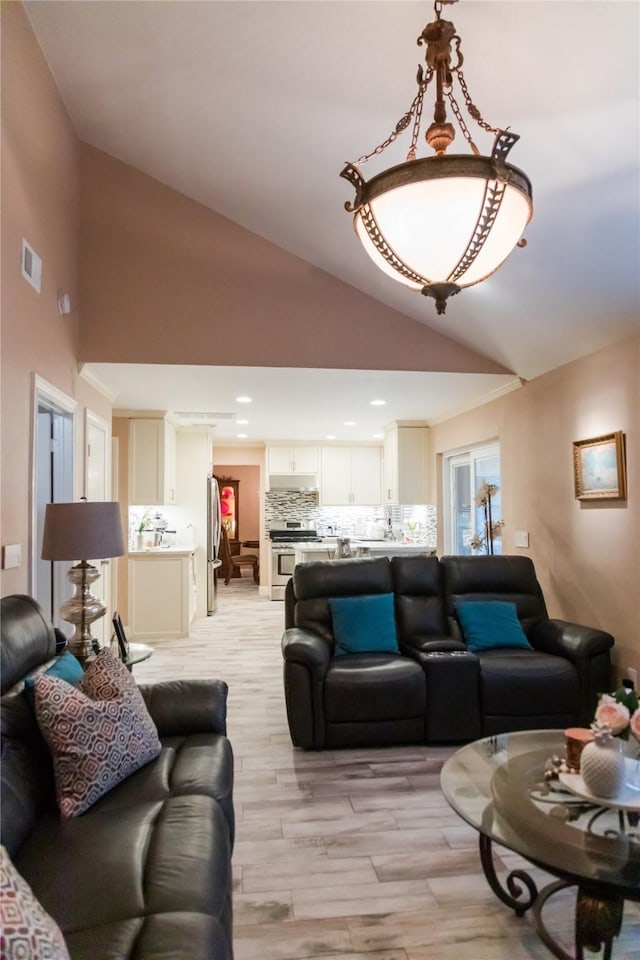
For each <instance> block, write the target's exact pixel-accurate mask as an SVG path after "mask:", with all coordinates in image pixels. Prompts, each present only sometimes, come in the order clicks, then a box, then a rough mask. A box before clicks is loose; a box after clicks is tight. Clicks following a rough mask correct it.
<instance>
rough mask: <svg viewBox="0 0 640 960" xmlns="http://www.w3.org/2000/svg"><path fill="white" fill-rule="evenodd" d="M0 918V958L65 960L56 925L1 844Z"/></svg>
mask: <svg viewBox="0 0 640 960" xmlns="http://www.w3.org/2000/svg"><path fill="white" fill-rule="evenodd" d="M0 921H1V922H0V930H1V931H2V936H1V937H0V946H1V950H2V960H69V953H68V951H67V948H66V945H65V942H64V938H63V936H62V933H61V931H60V928H59V927H58V924H57V923H56V922H55V920H54V919H53V918H52V917H50V916H49V914H48V913H47V912H46V910H44V908H43V907H42V906H41V905H40V903H39V902H38V901H37V900H36V898H35V896H34V895H33V891H32V889H31V887H30V886H29V884H28V883H27V881H26V880H25V879H24V878H23V877H21V876H20V874H19V873H18V871H17V870H16V868H15V867H14V865H13V863H12V862H11V860H10V859H9V854H8V853H7V851H6V850H5V848H4V847H2V846H0Z"/></svg>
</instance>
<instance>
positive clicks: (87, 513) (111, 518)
mask: <svg viewBox="0 0 640 960" xmlns="http://www.w3.org/2000/svg"><path fill="white" fill-rule="evenodd" d="M124 552H125V549H124V538H123V536H122V520H121V517H120V504H119V503H118V502H117V501H108V500H105V501H102V500H101V501H87V500H81V501H80V502H76V503H48V504H47V507H46V511H45V515H44V531H43V535H42V559H43V560H102V559H104V558H105V557H121V556H123V554H124Z"/></svg>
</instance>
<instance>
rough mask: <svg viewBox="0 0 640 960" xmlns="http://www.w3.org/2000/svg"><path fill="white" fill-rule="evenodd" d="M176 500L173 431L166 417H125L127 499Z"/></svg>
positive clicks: (142, 501) (136, 501)
mask: <svg viewBox="0 0 640 960" xmlns="http://www.w3.org/2000/svg"><path fill="white" fill-rule="evenodd" d="M175 502H176V431H175V428H174V426H173V424H172V423H170V422H169V421H168V420H167V419H166V418H163V417H156V418H151V417H148V418H139V419H138V418H136V419H133V420H130V421H129V503H130V504H144V505H149V506H154V505H161V504H167V503H175Z"/></svg>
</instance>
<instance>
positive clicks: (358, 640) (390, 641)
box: [329, 593, 398, 656]
mask: <svg viewBox="0 0 640 960" xmlns="http://www.w3.org/2000/svg"><path fill="white" fill-rule="evenodd" d="M393 605H394V600H393V594H392V593H378V594H373V595H370V596H362V597H334V598H332V599H330V600H329V606H330V607H331V619H332V622H333V635H334V637H335V641H336V648H335V655H336V656H343V655H345V654H347V653H397V652H398V640H397V637H396V623H395V619H394V609H393Z"/></svg>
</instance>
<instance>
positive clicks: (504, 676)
mask: <svg viewBox="0 0 640 960" xmlns="http://www.w3.org/2000/svg"><path fill="white" fill-rule="evenodd" d="M478 656H479V658H480V699H481V704H482V712H483V715H485V716H487V715H491V716H503V717H522V716H528V717H532V718H535V717H540V718H544V717H550V716H556V717H559V716H561V715H562V716H564V718H565V721H566V722H565V721H563V722H565V725H570V722H573V721H571V717H572V716H576V714H577V711H578V707H579V684H578V673H577V671H576V669H575V667H574V666H573V664H571V663H570V662H569V660H565V659H564V657H556V656H553V655H552V654H549V653H539V652H538V651H537V650H524V649H517V648H514V649H502V650H488V651H486V652H484V653H481V654H478ZM556 725H558V724H556ZM531 726H532V727H534V728H535V727H536V726H548V724H547V723H546V722H542V723H538V722H535V721H534V723H533V724H532V725H531ZM512 729H517V727H516V726H514V727H512Z"/></svg>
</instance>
